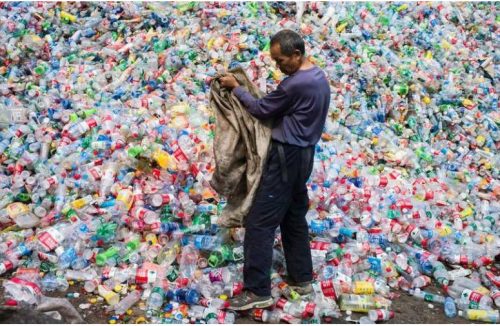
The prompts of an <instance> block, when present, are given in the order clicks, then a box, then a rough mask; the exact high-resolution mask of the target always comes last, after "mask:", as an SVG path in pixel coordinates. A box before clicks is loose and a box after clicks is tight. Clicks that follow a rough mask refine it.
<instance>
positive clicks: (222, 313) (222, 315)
mask: <svg viewBox="0 0 500 326" xmlns="http://www.w3.org/2000/svg"><path fill="white" fill-rule="evenodd" d="M226 314H227V313H226V311H225V310H219V311H218V312H217V321H218V322H219V324H225V321H226Z"/></svg>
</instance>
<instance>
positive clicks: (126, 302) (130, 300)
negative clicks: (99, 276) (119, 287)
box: [113, 290, 142, 315]
mask: <svg viewBox="0 0 500 326" xmlns="http://www.w3.org/2000/svg"><path fill="white" fill-rule="evenodd" d="M141 296H142V292H141V291H139V290H134V291H132V292H130V293H129V294H128V295H127V296H126V297H125V298H123V299H122V300H121V301H120V302H118V303H116V304H115V305H114V306H113V309H114V310H115V313H116V314H117V315H122V314H124V313H125V312H126V311H127V310H128V309H130V308H131V307H132V306H133V305H135V304H136V303H137V302H138V301H139V300H140V299H141Z"/></svg>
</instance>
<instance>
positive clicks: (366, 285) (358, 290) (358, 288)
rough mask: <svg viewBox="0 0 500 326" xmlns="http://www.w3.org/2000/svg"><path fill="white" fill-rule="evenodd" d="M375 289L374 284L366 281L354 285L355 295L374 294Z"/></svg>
mask: <svg viewBox="0 0 500 326" xmlns="http://www.w3.org/2000/svg"><path fill="white" fill-rule="evenodd" d="M374 292H375V289H374V287H373V284H372V283H370V282H365V281H357V282H355V283H354V293H355V294H373V293H374Z"/></svg>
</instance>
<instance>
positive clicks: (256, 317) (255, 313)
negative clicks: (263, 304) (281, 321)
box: [253, 309, 264, 321]
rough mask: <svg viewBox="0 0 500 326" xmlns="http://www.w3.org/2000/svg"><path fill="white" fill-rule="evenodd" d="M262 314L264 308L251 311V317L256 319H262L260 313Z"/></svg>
mask: <svg viewBox="0 0 500 326" xmlns="http://www.w3.org/2000/svg"><path fill="white" fill-rule="evenodd" d="M263 314H264V309H254V311H253V318H254V319H255V320H256V321H263V320H262V315H263Z"/></svg>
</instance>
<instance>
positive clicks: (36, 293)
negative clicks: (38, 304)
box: [9, 277, 42, 296]
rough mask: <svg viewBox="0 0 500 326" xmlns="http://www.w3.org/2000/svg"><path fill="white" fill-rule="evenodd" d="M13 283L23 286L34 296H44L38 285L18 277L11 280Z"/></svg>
mask: <svg viewBox="0 0 500 326" xmlns="http://www.w3.org/2000/svg"><path fill="white" fill-rule="evenodd" d="M9 281H10V282H12V283H15V284H19V285H23V286H24V288H25V289H27V290H28V291H29V292H30V293H31V294H32V295H33V296H39V295H41V294H42V290H41V289H40V287H38V285H36V284H35V283H33V282H30V281H26V280H23V279H20V278H17V277H13V278H11V279H10V280H9Z"/></svg>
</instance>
